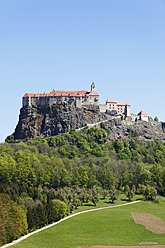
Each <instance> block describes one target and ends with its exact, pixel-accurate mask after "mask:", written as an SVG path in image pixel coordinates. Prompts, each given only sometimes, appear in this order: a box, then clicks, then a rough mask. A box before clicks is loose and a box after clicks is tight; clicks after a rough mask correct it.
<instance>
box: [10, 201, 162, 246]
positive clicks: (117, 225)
mask: <svg viewBox="0 0 165 248" xmlns="http://www.w3.org/2000/svg"><path fill="white" fill-rule="evenodd" d="M92 208H93V206H92ZM164 209H165V198H163V197H162V198H161V199H160V203H159V204H155V203H154V202H151V201H150V202H149V201H142V202H139V203H136V204H132V205H127V206H123V207H115V208H110V209H104V210H99V211H93V212H89V213H83V214H80V215H77V216H75V217H73V218H70V219H68V220H66V221H64V222H62V223H60V225H56V226H53V227H51V228H48V229H46V230H44V231H42V232H39V233H38V234H37V235H32V236H31V237H30V238H27V239H25V240H24V241H22V242H20V243H18V244H16V245H14V247H15V248H29V247H35V248H45V247H49V248H54V247H62V248H69V247H70V248H76V247H82V246H97V245H98V244H99V245H102V246H105V247H106V246H108V245H109V244H110V245H114V246H115V245H119V246H130V247H131V246H139V244H140V243H141V241H142V240H143V241H150V242H157V243H158V244H159V245H161V244H162V245H163V244H164V240H165V234H161V235H158V234H155V233H153V232H151V231H148V230H147V229H146V228H145V227H144V226H143V225H137V224H136V223H135V222H134V220H133V218H132V215H131V212H139V213H152V214H153V215H155V216H158V217H159V218H161V219H162V220H164V221H165V211H164ZM128 230H130V231H129V232H128Z"/></svg>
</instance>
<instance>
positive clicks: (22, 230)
mask: <svg viewBox="0 0 165 248" xmlns="http://www.w3.org/2000/svg"><path fill="white" fill-rule="evenodd" d="M27 228H28V225H27V218H26V214H25V212H24V211H23V210H22V208H21V207H20V206H18V205H17V204H16V203H15V202H13V201H12V200H11V199H10V197H9V196H8V195H7V194H0V245H2V244H6V243H8V242H11V241H12V240H14V239H17V238H18V237H19V236H21V235H23V234H26V233H27Z"/></svg>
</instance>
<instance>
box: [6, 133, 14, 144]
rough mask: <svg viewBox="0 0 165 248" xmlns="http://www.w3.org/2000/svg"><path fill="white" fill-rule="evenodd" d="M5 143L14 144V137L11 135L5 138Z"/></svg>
mask: <svg viewBox="0 0 165 248" xmlns="http://www.w3.org/2000/svg"><path fill="white" fill-rule="evenodd" d="M5 142H6V143H13V142H14V135H13V134H11V135H9V136H7V137H6V139H5Z"/></svg>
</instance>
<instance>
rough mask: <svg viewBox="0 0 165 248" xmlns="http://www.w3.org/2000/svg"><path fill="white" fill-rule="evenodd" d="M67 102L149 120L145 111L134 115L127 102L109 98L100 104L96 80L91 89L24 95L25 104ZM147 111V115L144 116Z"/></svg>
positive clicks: (79, 106)
mask: <svg viewBox="0 0 165 248" xmlns="http://www.w3.org/2000/svg"><path fill="white" fill-rule="evenodd" d="M61 102H66V103H68V104H72V105H73V106H75V107H76V108H81V107H83V106H87V105H94V106H98V108H99V109H100V112H107V111H109V112H110V111H116V112H117V114H118V115H120V116H123V117H129V119H132V120H137V119H141V120H145V121H148V115H147V113H146V112H145V111H141V112H140V113H139V114H138V115H133V114H131V112H130V104H128V103H127V102H117V101H115V100H114V99H108V100H107V101H106V104H105V105H103V104H99V94H98V93H96V91H95V84H94V82H93V83H92V85H91V91H86V90H81V91H59V90H58V91H55V90H54V89H53V90H52V92H50V93H26V94H25V95H24V96H23V101H22V104H23V107H24V106H35V107H37V106H51V105H53V104H56V103H61ZM144 112H145V116H144V117H143V115H144Z"/></svg>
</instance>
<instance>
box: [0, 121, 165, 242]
mask: <svg viewBox="0 0 165 248" xmlns="http://www.w3.org/2000/svg"><path fill="white" fill-rule="evenodd" d="M108 135H109V130H108V129H106V127H105V126H104V125H103V124H102V125H101V126H100V128H95V127H94V128H91V129H86V130H82V131H79V132H76V131H75V130H72V131H71V132H70V133H69V134H61V135H58V136H56V137H51V138H46V139H36V140H29V141H27V142H26V143H23V142H19V143H12V142H11V139H10V137H8V138H7V139H6V142H5V143H2V144H0V227H1V229H0V245H2V244H5V243H8V242H11V241H12V240H14V239H16V238H18V237H19V236H21V235H24V234H26V233H28V232H30V231H33V230H35V229H37V228H40V227H43V226H44V225H47V224H50V223H53V222H55V221H57V220H60V219H61V218H63V217H64V216H66V215H69V214H70V213H72V212H73V211H74V209H75V208H77V207H78V206H80V205H82V204H83V203H87V202H88V201H91V202H92V203H93V205H94V206H96V205H97V202H98V200H99V198H98V195H99V194H102V195H103V196H104V197H106V196H107V195H108V197H109V199H110V201H111V202H115V200H116V199H117V197H118V195H119V194H120V193H124V194H125V195H126V196H127V197H128V200H129V201H131V200H132V198H133V197H134V195H135V194H143V195H144V198H145V199H146V200H156V199H158V196H159V195H160V196H165V143H163V142H162V141H159V140H156V141H148V142H144V141H141V140H139V139H138V136H137V135H136V133H132V134H131V135H130V137H129V140H128V141H122V139H121V137H119V138H118V139H116V140H114V141H112V142H109V141H108Z"/></svg>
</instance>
